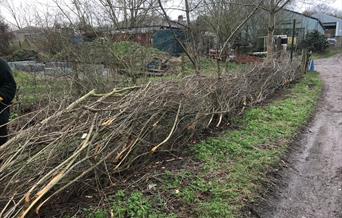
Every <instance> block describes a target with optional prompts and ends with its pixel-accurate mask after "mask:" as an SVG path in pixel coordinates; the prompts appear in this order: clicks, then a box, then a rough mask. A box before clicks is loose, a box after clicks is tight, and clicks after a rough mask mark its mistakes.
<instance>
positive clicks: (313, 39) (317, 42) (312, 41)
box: [301, 30, 329, 53]
mask: <svg viewBox="0 0 342 218" xmlns="http://www.w3.org/2000/svg"><path fill="white" fill-rule="evenodd" d="M301 47H303V48H306V49H308V50H309V51H312V52H318V53H322V52H324V51H325V50H326V49H327V48H328V47H329V43H328V41H327V39H326V38H325V36H324V35H323V34H321V33H320V32H318V31H317V30H316V31H314V32H311V33H308V34H307V35H306V39H305V40H304V41H303V42H302V44H301Z"/></svg>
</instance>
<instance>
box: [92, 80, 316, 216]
mask: <svg viewBox="0 0 342 218" xmlns="http://www.w3.org/2000/svg"><path fill="white" fill-rule="evenodd" d="M321 91H322V83H321V81H320V79H319V76H318V74H317V73H311V74H307V75H305V77H304V78H303V80H302V81H301V82H300V83H298V84H296V85H295V86H294V87H293V88H291V90H290V92H289V93H288V94H287V95H286V97H285V98H283V99H279V100H276V101H274V102H272V103H271V104H269V105H267V106H264V107H257V108H252V109H249V110H248V111H247V112H246V113H245V115H244V116H243V117H242V118H239V119H238V120H236V121H235V122H236V123H237V124H238V126H239V129H238V130H233V131H228V132H226V133H224V134H223V135H222V136H220V137H216V138H210V139H208V140H205V141H204V142H202V143H199V144H196V145H194V146H193V147H192V148H191V152H192V153H193V154H194V157H193V158H194V159H196V160H197V161H200V162H201V163H203V165H202V167H200V168H198V169H196V170H193V169H191V170H188V169H183V170H180V171H179V170H178V171H166V172H165V173H164V174H163V175H162V176H160V178H159V179H160V180H161V182H160V183H158V184H157V187H158V188H157V190H155V191H154V194H152V195H151V194H149V195H143V194H142V193H140V192H133V193H132V194H131V196H128V195H127V194H125V193H124V192H118V194H117V196H116V197H115V198H114V199H113V200H112V202H113V203H112V204H113V207H112V210H113V209H114V208H115V209H116V211H117V212H116V216H115V217H124V216H120V213H121V215H126V216H127V217H240V216H241V211H242V210H243V208H244V207H245V206H246V205H247V204H248V203H252V202H253V201H257V200H258V196H259V193H260V192H262V190H263V186H264V185H265V184H267V180H268V175H267V173H268V172H270V171H271V170H272V169H273V168H274V167H277V166H278V164H279V162H280V160H281V158H282V157H284V155H285V154H286V151H287V150H288V146H289V145H290V144H291V142H292V141H293V139H294V137H295V136H296V135H297V133H298V132H299V130H300V129H301V128H302V127H303V126H304V125H305V124H306V123H307V122H308V121H309V120H310V117H311V116H312V114H313V113H314V111H315V107H316V104H317V102H318V100H319V97H320V94H321ZM170 199H172V200H170ZM168 202H177V204H176V205H180V206H178V207H175V208H173V209H170V208H172V206H173V204H174V203H168ZM179 207H180V208H179ZM107 210H108V209H107ZM137 210H138V211H140V212H137ZM120 211H121V212H120ZM158 211H162V213H161V212H158ZM166 214H169V215H166ZM95 217H96V216H95Z"/></svg>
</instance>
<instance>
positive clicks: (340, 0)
mask: <svg viewBox="0 0 342 218" xmlns="http://www.w3.org/2000/svg"><path fill="white" fill-rule="evenodd" d="M54 1H56V0H0V15H1V17H3V18H4V19H5V22H7V23H9V25H10V26H11V27H14V28H15V27H16V23H15V19H14V18H13V16H12V14H11V11H10V9H9V7H8V4H10V6H11V7H12V8H14V9H15V10H16V12H17V14H24V15H23V16H25V19H27V21H26V23H28V22H30V19H31V20H34V19H35V17H37V16H39V15H41V16H44V15H46V14H47V13H49V14H50V15H53V14H54V12H55V11H57V10H58V8H57V7H56V4H55V3H54ZM58 1H59V2H60V3H62V4H67V3H68V2H70V1H71V0H58ZM166 2H167V3H166V4H165V5H166V6H165V7H166V8H167V7H169V8H181V7H183V6H184V0H171V1H166ZM294 2H297V3H296V4H295V5H292V7H293V9H294V10H296V11H300V12H301V11H304V10H306V9H308V8H310V7H314V5H315V4H321V3H325V4H327V5H329V6H331V7H333V8H335V9H338V10H341V11H342V0H294ZM181 14H182V15H184V11H182V10H175V9H169V10H168V15H169V16H170V17H171V18H172V19H176V18H177V17H178V15H181ZM21 19H23V18H21Z"/></svg>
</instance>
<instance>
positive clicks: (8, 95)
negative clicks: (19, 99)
mask: <svg viewBox="0 0 342 218" xmlns="http://www.w3.org/2000/svg"><path fill="white" fill-rule="evenodd" d="M16 90H17V85H16V83H15V80H14V78H13V76H12V73H11V69H10V68H9V67H8V65H7V64H6V63H5V62H3V61H1V62H0V97H1V98H2V99H0V100H1V102H3V103H5V104H10V103H11V102H12V100H13V98H14V97H15V93H16Z"/></svg>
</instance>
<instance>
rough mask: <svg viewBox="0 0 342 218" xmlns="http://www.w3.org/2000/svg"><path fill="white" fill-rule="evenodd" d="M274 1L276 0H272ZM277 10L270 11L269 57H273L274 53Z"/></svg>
mask: <svg viewBox="0 0 342 218" xmlns="http://www.w3.org/2000/svg"><path fill="white" fill-rule="evenodd" d="M272 3H274V0H272ZM275 15H276V13H275V11H274V10H272V11H270V12H269V16H270V17H269V25H268V33H267V59H272V58H273V53H274V51H273V50H274V49H273V47H274V43H273V35H274V28H275Z"/></svg>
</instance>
